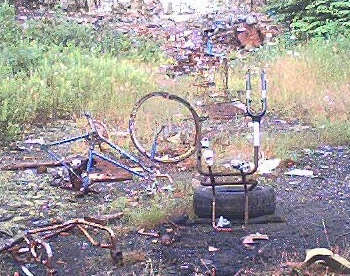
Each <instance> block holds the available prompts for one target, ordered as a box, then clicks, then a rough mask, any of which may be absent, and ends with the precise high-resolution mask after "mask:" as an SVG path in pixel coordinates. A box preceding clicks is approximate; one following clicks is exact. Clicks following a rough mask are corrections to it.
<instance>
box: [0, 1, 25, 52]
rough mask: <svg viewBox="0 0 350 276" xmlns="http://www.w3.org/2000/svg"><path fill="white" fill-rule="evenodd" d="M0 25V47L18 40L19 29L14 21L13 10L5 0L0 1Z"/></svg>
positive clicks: (19, 35) (19, 36)
mask: <svg viewBox="0 0 350 276" xmlns="http://www.w3.org/2000/svg"><path fill="white" fill-rule="evenodd" d="M0 26H1V28H0V48H1V47H3V46H4V45H6V44H12V45H13V44H16V43H17V42H18V41H20V38H21V29H20V27H19V26H18V24H17V23H16V21H15V10H14V8H13V7H11V6H9V5H8V4H7V3H6V2H3V3H2V2H0Z"/></svg>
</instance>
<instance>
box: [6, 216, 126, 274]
mask: <svg viewBox="0 0 350 276" xmlns="http://www.w3.org/2000/svg"><path fill="white" fill-rule="evenodd" d="M89 228H92V229H93V230H94V231H96V230H100V231H104V232H106V233H107V234H108V235H109V242H107V243H102V242H99V241H97V240H95V239H94V237H93V236H92V235H91V234H90V232H89V231H88V229H89ZM73 229H78V230H80V231H81V232H82V233H83V234H84V235H85V237H86V238H87V239H88V241H89V242H90V243H91V244H92V245H93V246H97V247H101V248H106V249H109V250H110V254H111V258H112V261H113V263H114V264H117V265H118V264H121V263H122V260H123V259H122V252H121V251H119V250H118V249H117V245H116V236H115V233H114V231H113V230H112V229H111V228H109V227H107V226H104V225H101V224H99V223H94V222H89V221H87V220H85V219H79V218H78V219H72V220H68V221H66V222H64V223H58V224H54V225H50V226H46V227H42V228H37V229H33V230H28V231H26V233H25V234H24V235H23V236H21V237H19V238H17V239H11V240H9V241H8V242H7V243H5V245H4V246H3V247H1V248H0V254H1V253H10V254H11V255H12V256H13V258H14V259H15V260H16V261H17V262H18V263H20V264H24V263H31V262H37V263H39V264H43V265H44V266H45V267H46V270H47V275H48V276H52V275H55V274H56V270H55V269H54V267H53V261H52V259H53V251H52V249H51V247H50V244H49V243H48V240H50V239H52V238H54V237H56V236H57V235H59V234H60V233H62V232H68V231H72V230H73ZM35 235H38V236H39V237H35ZM42 251H44V256H45V255H46V256H45V257H43V254H42ZM21 267H22V270H24V268H25V267H24V266H23V265H22V266H21ZM25 269H26V270H28V269H27V268H25ZM24 273H26V272H25V271H24ZM29 273H31V272H30V271H29V270H28V271H27V274H26V275H31V274H29Z"/></svg>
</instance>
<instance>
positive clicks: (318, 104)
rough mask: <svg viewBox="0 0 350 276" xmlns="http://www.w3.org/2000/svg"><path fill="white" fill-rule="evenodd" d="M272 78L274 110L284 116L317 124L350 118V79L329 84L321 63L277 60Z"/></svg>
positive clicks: (271, 74)
mask: <svg viewBox="0 0 350 276" xmlns="http://www.w3.org/2000/svg"><path fill="white" fill-rule="evenodd" d="M268 74H269V76H270V98H269V101H270V106H271V107H272V108H273V109H275V110H277V111H279V112H281V113H282V114H283V115H285V116H287V117H294V118H298V119H301V120H303V121H306V122H310V123H314V124H317V123H320V122H324V121H330V122H334V121H345V120H348V119H349V118H350V98H349V97H348V95H349V92H350V75H349V76H348V78H346V79H344V80H343V81H342V82H340V83H337V82H331V83H329V81H328V77H327V76H326V75H323V74H321V73H320V72H319V71H318V64H317V62H315V61H313V60H308V59H307V58H305V57H292V56H285V57H281V58H280V59H278V60H276V62H275V63H273V64H272V65H271V67H270V68H269V70H268Z"/></svg>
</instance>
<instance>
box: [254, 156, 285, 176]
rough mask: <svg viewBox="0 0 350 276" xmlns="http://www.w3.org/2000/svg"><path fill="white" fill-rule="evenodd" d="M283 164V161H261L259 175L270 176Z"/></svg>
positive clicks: (277, 159)
mask: <svg viewBox="0 0 350 276" xmlns="http://www.w3.org/2000/svg"><path fill="white" fill-rule="evenodd" d="M280 162H281V159H279V158H276V159H269V160H266V159H265V160H261V161H260V162H259V167H258V173H259V174H270V173H272V171H273V170H274V169H276V168H277V167H278V166H279V164H280Z"/></svg>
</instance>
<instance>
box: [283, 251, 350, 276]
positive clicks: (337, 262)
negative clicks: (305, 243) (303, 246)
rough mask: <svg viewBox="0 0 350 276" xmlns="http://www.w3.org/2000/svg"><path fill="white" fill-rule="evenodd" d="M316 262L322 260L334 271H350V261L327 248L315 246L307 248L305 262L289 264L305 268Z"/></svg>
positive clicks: (321, 261) (343, 272)
mask: <svg viewBox="0 0 350 276" xmlns="http://www.w3.org/2000/svg"><path fill="white" fill-rule="evenodd" d="M316 262H320V263H322V264H324V265H325V266H327V267H330V268H331V269H332V271H333V272H336V273H340V274H344V275H345V274H346V275H348V274H349V273H350V262H349V261H348V260H347V259H345V258H344V257H342V256H339V255H338V254H334V253H333V252H332V251H331V250H329V249H327V248H313V249H307V250H306V257H305V260H304V261H303V262H299V263H292V262H288V263H287V265H288V266H291V267H295V268H305V267H308V266H310V265H312V264H314V263H316Z"/></svg>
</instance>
